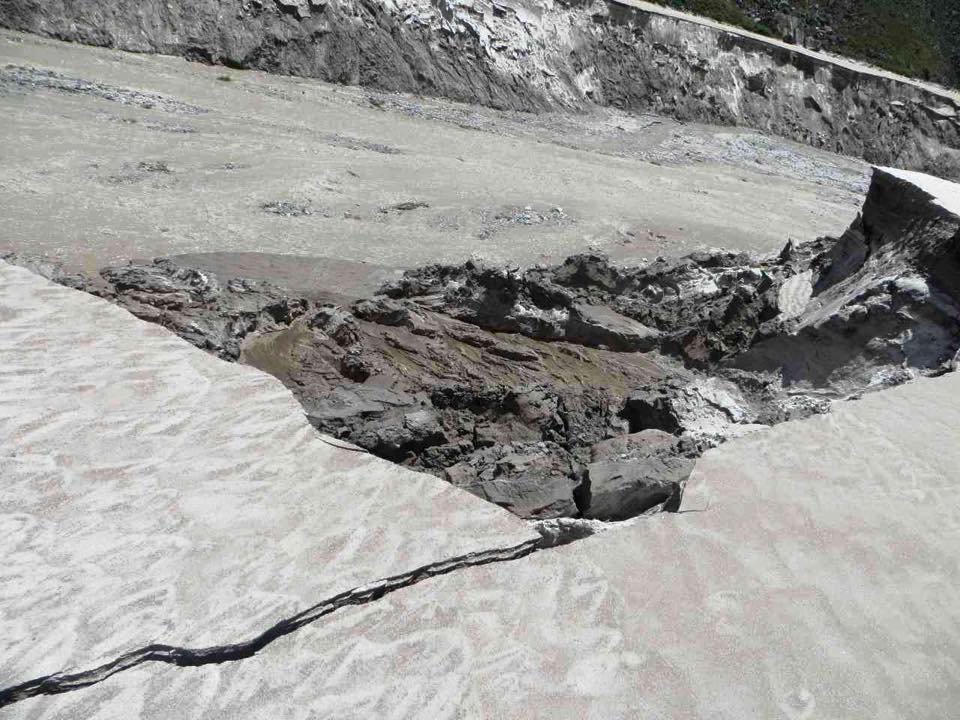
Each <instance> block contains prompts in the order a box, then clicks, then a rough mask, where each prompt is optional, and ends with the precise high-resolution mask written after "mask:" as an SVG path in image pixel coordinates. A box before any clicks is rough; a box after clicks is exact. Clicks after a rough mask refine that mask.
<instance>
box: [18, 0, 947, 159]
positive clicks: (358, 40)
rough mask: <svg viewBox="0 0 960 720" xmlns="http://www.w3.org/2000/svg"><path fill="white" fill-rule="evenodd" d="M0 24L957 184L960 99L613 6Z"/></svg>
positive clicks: (161, 9)
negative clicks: (610, 111)
mask: <svg viewBox="0 0 960 720" xmlns="http://www.w3.org/2000/svg"><path fill="white" fill-rule="evenodd" d="M0 24H2V25H4V26H6V27H11V28H17V29H21V30H29V31H31V32H37V33H43V34H47V35H51V36H54V37H58V38H62V39H68V40H74V41H81V42H87V43H91V44H95V45H105V46H111V47H119V48H124V49H128V50H135V51H139V52H163V53H170V54H176V55H182V56H185V57H188V58H191V59H196V60H203V61H207V62H218V63H223V64H226V65H230V66H234V67H244V68H256V69H261V70H267V71H271V72H280V73H290V74H296V75H304V76H309V77H317V78H322V79H324V80H328V81H333V82H346V83H352V84H361V85H366V86H370V87H375V88H380V89H384V90H403V91H411V92H417V93H426V94H433V95H439V96H443V97H448V98H452V99H456V100H463V101H468V102H477V103H482V104H486V105H492V106H495V107H502V108H514V109H520V110H535V111H537V110H545V109H550V108H557V107H566V108H582V107H585V106H588V105H590V104H593V103H597V104H601V105H612V106H616V107H619V108H624V109H629V110H643V111H655V112H660V113H666V114H669V115H671V116H674V117H677V118H679V119H682V120H697V121H705V122H711V123H721V124H735V125H744V126H748V127H753V128H758V129H762V130H765V131H768V132H772V133H775V134H777V135H780V136H783V137H787V138H791V139H794V140H798V141H800V142H804V143H807V144H810V145H813V146H816V147H822V148H826V149H829V150H833V151H837V152H841V153H845V154H849V155H856V156H861V157H864V158H866V159H867V160H868V161H870V162H877V163H883V164H890V165H897V166H900V167H907V168H913V169H918V170H924V171H928V172H932V173H934V174H938V175H941V176H943V177H954V178H960V151H958V149H960V103H958V102H957V100H956V97H955V96H952V95H948V94H941V93H937V92H935V91H933V90H931V89H928V88H926V87H922V86H919V85H916V84H913V83H908V82H903V81H899V80H896V79H892V78H889V77H884V76H880V75H877V74H874V73H872V72H869V71H865V70H858V69H853V68H852V67H850V66H849V64H841V63H837V62H834V61H831V60H829V59H826V58H823V57H820V56H817V55H815V54H812V53H811V52H809V51H806V50H803V49H801V48H795V49H794V48H791V47H788V46H783V45H776V44H771V43H768V42H765V41H764V40H761V39H757V38H754V37H751V36H748V35H744V34H742V33H738V32H733V31H727V30H721V29H717V28H714V27H711V26H708V25H704V24H699V23H696V22H690V21H688V20H685V19H682V18H675V17H669V16H664V15H662V14H659V13H656V12H651V11H650V10H647V9H642V8H638V7H635V6H632V5H630V4H627V3H621V2H616V1H615V0H608V1H603V0H596V1H594V2H583V1H581V0H577V1H575V2H574V1H570V0H510V2H499V1H498V2H490V1H489V0H485V1H484V2H466V1H465V0H444V1H443V2H439V3H434V2H430V1H429V0H401V1H400V2H382V3H381V2H373V1H371V0H325V1H324V2H315V1H314V0H290V1H289V2H287V1H283V2H281V1H280V0H229V1H228V2H214V0H191V1H190V2H186V0H175V1H174V2H167V1H164V2H161V0H142V1H138V2H133V1H132V0H109V1H107V2H103V1H102V0H96V1H95V0H57V1H56V2H39V1H38V0H2V2H0Z"/></svg>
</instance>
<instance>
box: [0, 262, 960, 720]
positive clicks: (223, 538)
mask: <svg viewBox="0 0 960 720" xmlns="http://www.w3.org/2000/svg"><path fill="white" fill-rule="evenodd" d="M0 278H2V283H0V287H2V293H0V340H2V345H0V352H2V360H3V363H2V364H3V367H4V369H5V372H4V374H3V376H2V383H3V393H2V394H0V398H2V403H0V418H2V423H3V436H4V437H5V438H13V439H14V442H13V443H10V444H7V445H5V446H4V453H3V463H4V466H5V467H4V477H5V481H6V482H7V486H6V487H7V488H8V489H7V492H6V493H5V507H4V508H3V510H4V512H3V514H2V517H3V520H4V530H5V540H4V543H5V547H8V548H11V547H12V548H13V550H12V552H11V551H8V552H7V555H6V564H5V578H4V585H3V588H4V597H3V614H2V616H0V621H2V623H3V635H2V636H3V638H4V643H5V644H4V646H3V649H2V655H3V657H4V658H5V659H8V661H7V662H5V664H4V674H3V680H2V683H3V685H4V687H9V684H11V683H17V682H22V681H24V680H26V679H28V678H32V677H36V676H37V675H39V674H47V673H49V672H54V671H62V670H67V671H76V670H80V669H86V668H88V667H95V666H96V665H97V664H99V663H101V662H108V661H111V660H114V659H115V658H117V657H118V656H120V655H123V654H124V653H127V652H130V651H131V650H132V649H135V648H136V647H137V646H139V645H140V644H141V643H143V642H145V641H149V642H163V641H167V642H170V641H173V642H178V643H183V644H184V645H186V646H189V647H203V646H205V645H211V644H220V643H223V642H224V641H229V642H240V641H243V640H244V639H246V638H248V637H251V636H254V635H255V634H256V633H258V632H262V631H263V629H264V628H265V627H269V625H270V624H271V622H273V620H275V619H276V618H277V617H280V616H282V617H295V616H296V614H297V613H298V612H303V611H304V610H305V609H307V608H310V607H312V606H314V605H315V604H316V603H317V602H318V601H322V600H323V598H328V597H330V595H331V594H332V592H333V591H335V590H338V589H341V588H347V587H354V586H360V587H363V586H365V585H366V586H367V590H366V591H367V592H370V589H371V586H370V585H369V583H370V581H371V580H376V579H377V578H380V577H386V576H389V575H395V574H396V571H397V569H398V568H400V567H402V566H407V567H409V568H410V569H411V570H415V569H416V568H415V567H412V566H416V565H419V564H423V562H424V560H425V559H434V560H435V561H440V560H443V559H444V558H445V557H447V556H449V555H459V554H470V553H471V552H474V553H483V552H484V551H485V550H489V548H490V547H500V548H508V547H514V548H517V547H520V548H525V547H528V544H529V543H531V542H536V539H535V536H534V535H533V533H532V532H531V531H530V530H529V529H528V528H527V527H526V526H524V525H523V524H522V523H521V521H519V520H517V519H515V518H513V517H512V516H510V515H509V514H507V513H506V512H505V511H501V510H497V509H495V508H493V507H492V506H490V505H488V504H484V503H482V502H480V501H479V500H476V499H473V498H471V497H470V496H469V495H467V494H465V493H459V492H457V491H455V490H453V489H452V488H450V487H449V486H446V485H444V484H443V483H442V482H441V481H439V480H437V479H435V478H432V477H430V476H426V475H418V474H414V473H409V472H405V471H402V470H400V469H397V468H395V467H391V466H388V465H386V464H385V463H383V462H382V461H378V460H376V459H373V458H370V457H368V456H364V455H358V454H357V453H352V452H347V451H344V450H338V449H336V448H333V447H331V446H330V445H328V444H326V443H320V442H319V441H318V440H317V439H316V438H315V435H314V434H313V431H312V429H310V428H309V427H307V425H306V422H305V421H304V420H303V419H302V416H300V414H299V412H298V409H297V406H296V404H295V402H294V401H293V399H292V397H290V396H289V395H287V394H286V393H285V391H283V390H282V389H281V388H280V387H279V385H278V383H277V382H276V381H274V380H272V379H269V378H267V377H266V376H264V375H261V374H259V373H257V372H256V371H253V370H251V369H249V368H244V367H242V366H240V365H235V364H227V363H223V362H221V361H219V360H217V359H216V358H214V357H211V356H209V355H207V354H204V353H202V352H200V351H198V350H195V349H193V348H190V347H189V346H188V345H187V344H186V343H184V342H182V341H180V340H179V339H177V338H175V337H173V336H172V335H169V334H168V333H167V332H166V331H164V330H162V329H159V328H157V327H155V326H150V325H147V324H144V323H142V322H140V321H138V320H136V319H134V318H133V317H132V316H130V315H128V314H126V313H124V312H123V311H122V310H120V309H119V308H116V307H113V306H111V305H109V304H108V303H106V302H104V301H101V300H98V299H96V298H92V297H89V296H85V295H83V294H79V293H76V292H75V291H71V290H69V289H66V288H62V287H58V286H54V285H52V284H50V283H47V282H46V281H44V280H42V279H40V278H38V277H37V276H35V275H32V274H30V273H28V272H27V271H26V270H23V269H20V268H13V267H10V266H6V265H0ZM64 341H66V342H64ZM81 348H82V350H81ZM187 381H189V382H187ZM958 394H960V376H958V375H957V374H956V373H953V374H950V375H946V376H944V377H941V378H937V379H929V380H919V381H916V382H914V383H911V384H908V385H905V386H902V387H900V388H896V389H894V390H890V391H886V392H882V393H877V394H873V395H870V396H869V397H867V398H865V399H864V400H862V401H859V402H856V403H844V404H842V405H840V406H838V407H837V408H835V410H834V412H833V413H831V414H830V415H826V416H818V417H814V418H809V419H807V420H804V421H800V422H797V423H786V424H783V425H779V426H777V427H775V428H772V429H770V430H768V431H766V432H763V433H759V434H756V435H753V436H750V437H746V438H741V439H739V440H734V441H731V442H730V443H728V444H726V445H724V446H722V447H720V448H718V449H716V450H713V451H710V452H708V453H707V454H706V455H705V456H704V457H703V458H702V459H701V460H700V461H699V464H698V466H697V468H696V470H695V471H694V475H693V476H692V478H691V481H690V485H689V487H688V491H687V493H685V496H684V505H683V507H682V508H681V511H680V512H679V513H677V514H664V515H659V516H656V517H654V518H650V519H647V520H643V521H640V522H636V523H634V524H633V525H627V526H625V527H622V528H620V529H619V530H617V531H611V532H608V533H604V534H602V535H599V536H596V537H593V538H588V539H586V540H584V541H582V542H578V543H575V544H572V545H567V546H565V547H562V548H558V549H556V550H553V551H550V552H545V553H537V554H535V555H531V556H527V557H518V558H517V559H514V560H513V561H511V562H505V563H497V564H489V565H484V566H481V567H474V568H462V569H458V570H457V571H456V572H453V573H450V574H447V575H446V576H444V577H438V578H434V579H432V580H430V581H429V582H423V583H420V584H418V585H416V586H415V587H409V588H405V589H402V590H400V591H399V592H396V593H391V594H389V595H386V596H383V597H379V598H377V599H376V601H375V602H369V603H366V604H363V605H359V606H356V607H352V608H349V609H347V610H345V611H342V612H340V613H335V614H333V615H330V616H329V617H326V618H324V619H323V620H321V621H320V622H316V623H312V624H308V625H306V626H304V627H302V628H301V629H300V630H299V631H297V632H293V633H290V634H287V635H285V636H283V637H280V638H279V639H277V641H276V642H273V643H271V644H269V645H267V646H266V647H265V648H263V650H262V651H261V652H259V653H258V654H256V655H253V656H251V657H248V658H246V659H243V660H240V661H238V662H225V663H223V664H214V665H206V666H203V667H171V666H169V665H167V664H164V663H157V662H152V663H144V664H142V665H139V666H137V667H135V668H133V669H131V670H129V671H127V672H123V673H119V674H117V675H116V676H114V677H110V678H108V679H106V680H105V681H104V682H101V683H99V684H97V685H94V686H92V687H88V688H85V689H82V690H77V691H76V692H67V693H64V694H60V695H55V696H53V697H47V696H44V697H33V698H27V699H23V700H22V701H20V702H17V703H16V704H14V705H12V706H9V707H7V708H4V709H3V712H4V714H5V716H8V717H16V718H75V717H88V716H93V715H96V716H98V717H106V718H130V717H141V718H161V717H171V716H175V717H210V718H234V717H266V716H275V715H276V714H277V713H279V712H281V711H283V712H285V713H287V714H288V715H290V716H291V717H303V718H307V717H318V716H320V717H327V716H336V717H346V718H363V717H372V716H376V717H398V718H402V717H419V718H427V717H429V718H457V717H471V716H481V715H482V716H490V715H495V716H501V717H529V716H530V713H529V712H528V711H529V708H531V707H533V708H535V712H534V713H533V715H534V716H536V717H563V718H567V717H569V718H574V717H577V718H582V717H596V718H609V717H632V716H635V715H638V714H639V715H641V716H648V715H649V716H664V717H671V718H696V717H704V716H707V715H710V716H712V717H721V718H731V719H732V718H742V717H745V716H762V717H812V716H814V715H813V713H814V712H815V711H816V712H823V713H824V714H828V715H841V716H849V717H876V718H890V719H891V720H893V718H902V717H918V718H936V717H944V716H947V715H949V713H950V711H951V710H950V709H951V708H952V707H955V703H956V702H957V698H958V693H960V689H958V687H957V686H956V683H955V679H956V677H957V674H956V671H957V667H958V664H960V651H958V648H960V616H958V614H957V608H958V607H960V597H958V591H957V589H956V587H955V584H954V582H953V579H954V578H955V576H956V573H957V571H958V568H957V557H958V553H957V549H958V539H960V509H958V507H957V504H956V502H955V493H954V489H953V485H954V482H955V473H956V467H957V462H958V458H957V453H956V445H955V443H954V442H953V440H954V436H955V428H956V426H957V423H958V422H960V416H958V411H957V407H958V406H957V402H956V398H957V397H958ZM238 397H242V402H238ZM158 402H159V403H160V404H159V405H158V404H157V403H158ZM25 407H30V408H33V409H34V411H33V413H25V412H24V411H23V410H24V408H25ZM294 448H295V451H294ZM517 554H518V555H524V554H525V553H517ZM372 587H373V588H375V587H376V585H373V586H372ZM308 612H309V611H308ZM903 657H908V658H912V659H913V660H914V662H912V663H909V664H907V665H904V664H903V663H902V662H900V661H899V658H903ZM891 658H898V659H897V660H896V661H893V660H891ZM10 661H12V662H10Z"/></svg>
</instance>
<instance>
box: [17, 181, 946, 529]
mask: <svg viewBox="0 0 960 720" xmlns="http://www.w3.org/2000/svg"><path fill="white" fill-rule="evenodd" d="M918 178H920V179H917V178H912V179H911V177H909V174H906V175H905V174H902V173H901V174H899V175H898V174H897V173H895V172H893V171H886V170H880V169H878V170H876V171H875V173H874V179H873V183H872V185H871V189H870V193H869V196H868V198H867V201H866V203H865V204H864V207H863V213H862V215H861V216H860V217H858V218H857V220H856V222H855V223H854V224H853V225H852V226H851V227H850V228H849V229H848V230H847V231H846V232H845V233H844V234H843V235H842V236H841V237H840V238H836V239H831V238H821V239H819V240H816V241H813V242H809V243H805V244H800V245H796V244H794V243H788V244H787V245H786V246H785V247H784V249H783V251H782V252H780V253H779V254H778V255H776V256H773V257H768V258H752V257H750V256H748V255H745V254H733V253H728V252H724V251H720V250H718V251H712V252H705V251H704V252H697V253H694V254H691V255H689V256H686V257H683V258H677V259H672V260H666V259H663V258H658V259H657V260H656V261H654V262H652V263H650V264H648V265H646V266H643V267H638V268H619V267H616V266H614V265H612V264H611V263H610V262H609V261H608V260H607V259H606V258H605V257H602V256H599V255H593V254H588V255H578V256H574V257H571V258H569V259H568V260H567V261H566V262H564V263H563V264H561V265H559V266H556V267H535V268H530V269H526V270H520V269H504V268H494V267H490V266H487V265H484V264H482V263H479V262H473V261H471V262H467V263H465V264H463V265H457V266H442V265H432V266H427V267H424V268H419V269H415V270H411V271H408V272H407V273H406V274H405V275H404V276H403V277H402V278H400V279H399V280H397V281H395V282H391V283H389V284H387V285H385V286H384V287H383V288H382V290H381V292H380V293H379V294H378V295H376V296H374V297H372V298H367V299H361V300H358V301H356V302H353V303H351V304H342V305H332V304H323V303H318V302H316V301H314V302H310V301H308V300H305V299H301V298H291V297H288V296H287V295H286V294H285V293H284V292H283V291H281V290H280V289H279V288H276V287H273V286H271V285H269V284H267V283H263V282H254V281H248V280H236V279H234V280H227V281H223V280H221V279H218V278H215V277H212V276H211V275H209V274H204V273H200V272H198V271H196V270H191V269H190V268H185V267H182V266H181V265H178V264H176V263H174V262H172V261H169V260H158V261H155V262H154V263H153V264H149V265H138V264H132V265H127V266H121V267H111V268H106V269H104V270H103V271H102V273H101V277H100V278H99V279H89V278H82V277H60V278H59V279H60V281H61V282H63V283H65V284H69V285H71V286H73V287H86V288H87V289H89V290H90V291H92V292H95V293H97V294H99V295H102V296H105V297H109V298H111V299H113V300H114V301H115V302H118V303H119V304H121V305H123V306H124V307H127V308H128V309H130V311H131V312H133V313H134V314H136V315H137V316H138V317H141V318H143V319H146V320H149V321H151V322H156V323H160V324H163V325H165V326H166V327H169V328H170V329H172V330H173V331H174V332H176V333H178V334H179V335H181V337H184V338H185V339H187V340H189V341H190V342H192V343H193V344H195V345H197V346H198V347H201V348H203V349H205V350H208V351H210V352H213V353H215V354H217V355H219V356H220V357H222V358H224V359H228V360H238V359H239V360H240V361H242V362H245V363H248V364H251V365H254V366H256V367H259V368H261V369H262V370H265V371H267V372H270V373H271V374H273V375H275V376H276V377H278V378H280V379H281V380H282V381H283V382H284V383H285V384H286V385H287V386H288V387H289V388H290V389H291V390H292V391H293V393H294V394H295V395H296V397H297V398H298V399H299V401H300V403H301V405H302V406H303V408H304V411H305V413H306V415H307V417H308V418H309V419H310V421H311V423H312V424H313V425H314V427H316V428H317V429H319V430H321V431H323V432H325V433H327V434H329V435H332V436H334V437H337V438H341V439H343V440H346V441H349V442H351V443H353V444H355V445H357V446H359V447H361V448H363V449H366V450H368V451H370V452H372V453H374V454H376V455H378V456H380V457H382V458H386V459H388V460H391V461H393V462H396V463H400V464H403V465H406V466H410V467H416V468H420V469H422V470H426V471H428V472H432V473H434V474H436V475H438V476H440V477H443V478H445V479H446V480H448V481H449V482H451V483H453V484H454V485H457V486H458V487H461V488H464V489H466V490H468V491H470V492H471V493H473V494H475V495H477V496H479V497H482V498H484V499H486V500H488V501H490V502H492V503H496V504H498V505H500V506H502V507H505V508H507V509H509V510H511V511H512V512H514V513H516V514H518V515H520V516H523V517H527V518H532V519H538V520H549V519H555V518H558V517H578V518H588V519H596V520H620V519H624V518H628V517H633V516H635V515H638V514H641V513H645V512H650V511H655V510H658V509H671V508H675V507H676V506H677V503H678V502H679V497H680V493H681V492H682V488H683V485H684V482H685V479H686V476H687V475H688V474H689V472H690V470H691V467H692V464H691V462H690V460H691V459H692V458H695V457H697V456H698V455H699V454H701V453H702V452H703V451H704V450H705V449H707V448H710V447H714V446H716V445H718V444H720V443H722V442H724V441H725V440H726V439H728V438H730V437H735V436H739V435H742V434H745V433H749V432H752V431H753V430H755V429H756V428H757V427H758V426H762V425H771V424H775V423H779V422H783V421H786V420H791V419H796V418H802V417H807V416H809V415H813V414H817V413H822V412H826V411H827V410H829V407H830V403H831V401H833V400H838V399H845V398H850V397H855V396H857V395H859V394H861V393H863V392H866V391H869V390H871V389H876V388H882V387H886V386H889V385H895V384H899V383H902V382H905V381H907V380H910V379H912V378H914V377H917V376H918V375H924V374H928V375H929V374H937V373H941V372H945V371H948V370H950V369H953V368H954V366H955V363H956V357H957V353H958V349H960V201H957V202H956V207H955V206H953V205H951V204H950V203H949V202H948V203H944V201H943V200H937V199H935V198H933V197H931V195H930V194H929V192H927V191H926V190H924V183H930V182H934V183H935V182H939V183H941V186H942V187H941V189H942V188H946V190H947V191H948V192H960V190H958V188H957V186H956V185H953V184H951V183H947V182H945V181H935V180H934V179H933V178H930V177H928V176H918ZM923 178H926V179H925V180H924V179H923ZM35 265H36V264H35ZM37 268H38V269H39V270H40V271H42V272H45V274H47V275H48V276H51V277H54V278H56V277H58V274H57V271H56V268H55V266H53V265H51V264H45V265H42V266H37Z"/></svg>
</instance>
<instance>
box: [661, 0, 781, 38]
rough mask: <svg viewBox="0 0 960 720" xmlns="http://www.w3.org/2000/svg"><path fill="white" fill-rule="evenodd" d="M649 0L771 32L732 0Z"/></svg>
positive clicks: (731, 23) (754, 30)
mask: <svg viewBox="0 0 960 720" xmlns="http://www.w3.org/2000/svg"><path fill="white" fill-rule="evenodd" d="M650 2H653V3H655V4H657V5H663V6H665V7H672V8H674V9H676V10H684V11H686V12H691V13H694V14H696V15H702V16H703V17H708V18H711V19H713V20H717V21H718V22H722V23H726V24H727V25H735V26H737V27H741V28H743V29H744V30H750V31H751V32H756V33H761V34H764V35H770V34H771V33H770V30H769V29H768V28H767V27H766V26H765V25H763V24H761V23H758V22H755V21H754V20H753V18H751V17H750V16H749V15H747V13H745V12H744V11H743V10H742V9H741V8H740V7H739V6H738V5H737V3H735V2H734V1H733V0H650Z"/></svg>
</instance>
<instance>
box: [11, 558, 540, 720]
mask: <svg viewBox="0 0 960 720" xmlns="http://www.w3.org/2000/svg"><path fill="white" fill-rule="evenodd" d="M551 546H553V543H551V542H550V541H549V540H545V539H540V540H536V539H535V540H528V541H527V542H524V543H520V544H519V545H514V546H512V547H507V548H499V549H493V550H485V551H481V552H475V553H469V554H467V555H460V556H457V557H453V558H447V559H445V560H441V561H438V562H435V563H430V564H429V565H424V566H423V567H419V568H417V569H415V570H411V571H410V572H406V573H402V574H400V575H393V576H391V577H387V578H383V579H380V580H376V581H374V582H371V583H368V584H366V585H362V586H360V587H356V588H353V589H351V590H347V591H345V592H342V593H339V594H338V595H334V596H333V597H330V598H327V599H326V600H323V601H321V602H319V603H317V604H316V605H313V606H312V607H309V608H307V609H306V610H303V611H302V612H299V613H297V614H296V615H294V616H292V617H289V618H285V619H283V620H281V621H279V622H277V623H275V624H274V625H271V626H270V627H269V628H267V629H266V630H264V631H263V632H262V633H260V634H259V635H257V636H255V637H252V638H250V639H249V640H244V641H242V642H238V643H231V644H229V645H214V646H211V647H205V648H187V647H179V646H174V645H162V644H154V645H147V646H145V647H142V648H138V649H136V650H133V651H131V652H128V653H124V654H123V655H121V656H119V657H117V658H115V659H113V660H111V661H110V662H108V663H104V664H103V665H100V666H98V667H95V668H91V669H89V670H82V671H79V672H73V673H56V674H53V675H45V676H43V677H39V678H35V679H33V680H29V681H27V682H24V683H20V684H19V685H14V686H12V687H9V688H5V689H2V690H0V708H2V707H5V706H7V705H12V704H14V703H16V702H20V701H21V700H26V699H27V698H31V697H36V696H37V695H57V694H60V693H65V692H71V691H74V690H80V689H82V688H85V687H89V686H90V685H96V684H97V683H100V682H103V681H104V680H106V679H107V678H109V677H110V676H112V675H116V674H117V673H119V672H123V671H125V670H130V669H131V668H134V667H136V666H138V665H142V664H143V663H148V662H158V663H165V664H167V665H177V666H180V667H197V666H200V665H216V664H220V663H225V662H236V661H238V660H243V659H245V658H249V657H252V656H253V655H256V654H257V653H258V652H260V651H261V650H263V649H264V648H265V647H266V646H267V645H269V644H270V643H272V642H274V641H275V640H278V639H280V638H282V637H284V636H285V635H289V634H290V633H292V632H296V631H297V630H299V629H300V628H302V627H304V626H305V625H309V624H310V623H312V622H314V621H316V620H319V619H320V618H322V617H324V616H325V615H329V614H331V613H333V612H336V611H337V610H339V609H341V608H344V607H347V606H350V605H364V604H366V603H369V602H374V601H376V600H379V599H380V598H382V597H383V596H384V595H388V594H389V593H392V592H395V591H397V590H400V589H402V588H406V587H410V586H412V585H416V584H417V583H420V582H423V581H424V580H427V579H429V578H433V577H438V576H440V575H446V574H448V573H451V572H454V571H456V570H461V569H463V568H468V567H475V566H478V565H488V564H490V563H498V562H509V561H511V560H518V559H520V558H523V557H526V556H527V555H530V554H531V553H533V552H536V551H537V550H540V549H543V548H545V547H551Z"/></svg>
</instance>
